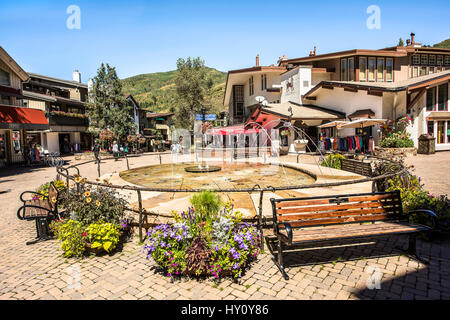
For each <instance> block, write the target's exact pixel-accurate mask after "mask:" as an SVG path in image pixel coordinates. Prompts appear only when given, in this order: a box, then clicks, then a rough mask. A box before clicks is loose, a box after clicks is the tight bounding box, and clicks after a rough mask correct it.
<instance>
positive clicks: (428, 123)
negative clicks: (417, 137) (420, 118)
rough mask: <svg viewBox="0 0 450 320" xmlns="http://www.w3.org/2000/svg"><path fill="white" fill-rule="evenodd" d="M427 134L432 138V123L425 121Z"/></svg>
mask: <svg viewBox="0 0 450 320" xmlns="http://www.w3.org/2000/svg"><path fill="white" fill-rule="evenodd" d="M427 133H428V135H430V136H432V137H434V121H427Z"/></svg>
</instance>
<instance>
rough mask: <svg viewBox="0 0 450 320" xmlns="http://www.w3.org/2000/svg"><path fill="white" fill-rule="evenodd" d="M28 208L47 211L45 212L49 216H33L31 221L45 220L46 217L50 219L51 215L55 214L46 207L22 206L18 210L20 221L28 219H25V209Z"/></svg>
mask: <svg viewBox="0 0 450 320" xmlns="http://www.w3.org/2000/svg"><path fill="white" fill-rule="evenodd" d="M26 208H36V209H42V210H45V211H47V216H33V217H32V218H31V219H37V218H45V217H47V218H48V217H50V215H51V214H54V212H53V211H52V210H51V209H49V208H45V207H41V206H36V205H33V204H26V205H23V206H21V207H20V208H19V209H18V210H17V217H18V218H19V219H20V220H26V219H27V218H26V217H25V209H26Z"/></svg>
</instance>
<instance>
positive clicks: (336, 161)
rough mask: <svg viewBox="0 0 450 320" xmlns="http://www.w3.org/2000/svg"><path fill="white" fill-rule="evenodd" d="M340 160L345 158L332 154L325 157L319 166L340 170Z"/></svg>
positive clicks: (338, 154)
mask: <svg viewBox="0 0 450 320" xmlns="http://www.w3.org/2000/svg"><path fill="white" fill-rule="evenodd" d="M341 159H345V157H344V156H343V155H342V154H340V153H333V154H329V155H327V156H326V158H325V159H323V160H322V162H321V163H320V165H321V166H322V167H330V168H334V169H339V170H340V169H341Z"/></svg>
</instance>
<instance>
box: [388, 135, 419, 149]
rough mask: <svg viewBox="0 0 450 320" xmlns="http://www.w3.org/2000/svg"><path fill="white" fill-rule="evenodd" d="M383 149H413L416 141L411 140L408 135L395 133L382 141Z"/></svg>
mask: <svg viewBox="0 0 450 320" xmlns="http://www.w3.org/2000/svg"><path fill="white" fill-rule="evenodd" d="M380 147H382V148H412V147H414V141H412V140H411V138H410V137H409V134H407V133H393V134H392V135H391V136H389V137H385V138H383V139H382V140H381V141H380Z"/></svg>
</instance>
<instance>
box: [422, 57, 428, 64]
mask: <svg viewBox="0 0 450 320" xmlns="http://www.w3.org/2000/svg"><path fill="white" fill-rule="evenodd" d="M421 62H422V63H421V64H422V65H427V64H428V55H426V54H422V55H421Z"/></svg>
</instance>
